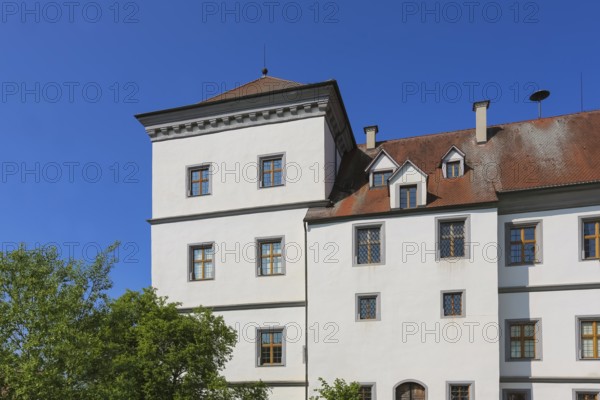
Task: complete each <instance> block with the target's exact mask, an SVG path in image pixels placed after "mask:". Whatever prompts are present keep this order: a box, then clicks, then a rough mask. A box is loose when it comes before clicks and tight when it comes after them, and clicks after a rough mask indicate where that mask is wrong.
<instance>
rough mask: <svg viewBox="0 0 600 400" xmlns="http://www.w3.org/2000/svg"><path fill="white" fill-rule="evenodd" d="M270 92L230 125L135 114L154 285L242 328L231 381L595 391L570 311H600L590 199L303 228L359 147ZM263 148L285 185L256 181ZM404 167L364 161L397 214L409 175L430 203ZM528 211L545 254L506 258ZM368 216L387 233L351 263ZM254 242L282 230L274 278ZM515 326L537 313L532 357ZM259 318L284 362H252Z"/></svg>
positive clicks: (283, 398)
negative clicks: (148, 179) (201, 178)
mask: <svg viewBox="0 0 600 400" xmlns="http://www.w3.org/2000/svg"><path fill="white" fill-rule="evenodd" d="M329 96H332V97H334V95H332V94H331V93H329ZM271 100H272V101H271V102H270V103H269V104H268V106H269V107H271V108H277V110H278V111H277V112H274V113H272V114H271V115H270V117H269V120H268V121H267V120H266V119H265V120H263V121H262V122H261V121H259V120H255V119H252V118H251V119H250V120H249V119H248V118H247V117H244V116H241V117H239V118H236V117H234V116H233V115H238V116H239V115H242V114H241V113H242V111H240V110H238V109H236V110H232V111H231V115H232V117H231V118H230V119H228V118H229V117H227V118H224V119H223V121H226V122H218V123H217V122H215V123H213V124H212V125H210V126H214V127H216V128H218V131H215V132H207V133H202V132H200V131H198V129H200V128H194V129H192V130H190V131H189V133H190V134H185V133H180V134H179V136H177V134H173V133H171V131H168V130H165V128H164V127H165V126H172V125H173V124H175V126H176V127H177V123H178V121H181V124H182V125H181V126H184V125H185V123H189V121H191V120H193V116H192V115H188V114H186V115H178V114H177V113H179V112H182V113H183V112H185V113H188V111H187V110H185V111H178V110H167V111H165V112H164V114H165V117H162V116H161V115H162V114H161V115H159V116H158V117H155V116H154V115H142V116H139V117H138V118H139V119H140V121H141V122H142V123H143V124H144V125H145V126H146V129H147V131H148V132H149V133H151V137H152V138H153V146H152V151H153V161H152V162H153V165H152V172H153V180H152V183H153V189H152V196H153V197H152V213H153V215H152V220H151V223H152V284H153V286H155V287H156V288H157V289H158V293H159V294H160V295H165V296H168V297H169V299H170V300H172V301H177V302H181V303H182V307H183V308H185V309H189V308H193V307H196V306H199V305H203V306H207V307H213V308H214V309H215V312H216V313H218V314H220V315H223V317H224V318H225V321H226V322H227V323H228V324H230V325H231V326H232V327H234V328H235V329H236V330H237V331H238V345H237V346H236V348H235V350H234V354H233V359H232V361H231V362H229V363H228V365H227V367H226V370H225V376H226V377H227V379H228V380H229V381H232V382H247V381H257V380H262V381H264V382H266V383H267V384H269V385H270V386H271V387H272V399H274V400H296V399H298V400H300V399H306V398H307V396H310V395H313V389H314V388H315V387H316V386H317V381H318V378H321V377H322V378H324V379H326V380H328V381H332V380H333V379H335V378H343V379H346V380H348V381H358V382H362V383H368V384H370V385H373V395H374V397H373V399H377V400H399V399H398V398H397V397H396V396H395V388H396V387H397V386H398V385H399V384H400V383H403V382H416V383H419V384H421V385H422V386H424V387H425V388H426V396H427V399H429V400H438V399H440V400H443V399H449V398H450V397H449V390H448V387H449V386H448V385H449V383H451V382H456V383H468V384H470V385H471V392H470V396H471V398H470V400H473V399H480V400H483V399H502V398H503V394H504V391H505V390H509V389H527V390H530V391H531V395H532V396H531V397H530V398H529V400H531V399H559V398H561V399H562V398H567V399H568V398H569V396H571V398H572V399H573V398H574V396H575V392H576V391H577V390H579V389H586V391H588V390H595V391H598V392H599V393H600V360H580V359H579V356H578V352H579V339H578V330H577V320H576V317H577V316H599V315H600V288H599V287H597V286H598V285H597V284H598V283H599V282H600V262H598V261H597V260H594V261H582V260H581V238H580V231H581V225H580V224H581V220H582V218H589V217H596V216H600V206H599V205H597V204H596V205H591V206H586V207H574V208H560V207H555V208H554V209H553V210H551V211H533V212H531V211H529V212H515V213H511V214H506V213H502V212H500V211H501V210H500V208H499V207H500V206H499V205H497V204H496V205H491V206H488V207H473V208H471V209H469V208H466V209H465V208H461V209H456V210H452V209H448V210H444V211H439V210H438V211H435V210H424V211H422V212H418V213H411V214H398V213H390V214H389V215H378V216H375V217H370V218H365V217H358V216H357V217H355V218H345V219H340V220H332V221H324V222H305V220H304V219H305V216H306V214H307V211H308V209H309V208H310V207H312V206H317V205H321V206H323V205H325V204H327V202H328V197H329V195H330V193H331V192H332V190H333V188H334V180H335V177H336V174H337V172H338V171H339V168H340V164H341V160H342V158H343V156H344V154H345V153H346V152H347V151H349V150H351V149H352V148H353V147H355V144H353V143H352V142H353V139H352V140H351V141H352V142H351V143H350V145H349V144H348V140H349V139H348V137H351V135H352V132H351V130H349V127H344V124H343V123H340V118H341V117H339V115H342V114H344V113H345V112H342V111H343V104H342V105H341V106H340V104H341V99H339V100H340V101H338V102H333V101H332V102H328V99H325V100H323V99H321V98H318V99H315V98H312V99H310V101H307V104H308V106H306V107H305V106H294V107H297V108H296V111H295V112H294V108H286V107H287V102H286V101H285V100H281V101H279V100H277V99H271ZM295 100H296V98H295ZM238 103H239V104H237V106H238V107H242V108H243V104H242V103H243V102H238ZM252 107H254V112H256V111H257V110H256V103H253V104H252ZM199 109H202V110H203V109H204V108H202V107H201V106H199ZM265 109H266V108H265ZM193 110H195V109H193ZM193 110H192V111H193ZM279 110H281V112H279ZM298 110H304V111H302V112H301V111H298ZM192 111H189V112H190V113H191V112H192ZM259 111H260V110H259ZM194 112H196V111H194ZM214 112H215V114H216V113H217V111H214ZM243 112H245V111H243ZM224 113H226V110H225V111H224V110H223V109H219V110H218V115H219V116H222V115H224ZM311 113H312V114H311ZM259 114H260V113H259ZM244 115H245V114H244ZM332 115H334V117H332ZM335 115H337V117H335ZM207 117H210V115H204V116H203V118H207ZM219 118H221V117H219ZM278 118H279V119H280V120H281V121H279V122H278ZM236 120H237V121H238V123H239V124H238V125H236V124H235V121H236ZM346 122H347V121H346ZM224 123H227V124H230V123H231V124H232V125H231V127H229V128H228V125H223V124H224ZM194 126H196V125H194ZM203 126H205V125H204V123H198V127H203ZM206 126H208V125H206ZM169 129H171V128H169ZM177 129H178V128H176V130H175V132H183V128H182V131H179V130H177ZM203 129H204V128H203ZM161 132H162V133H161ZM161 135H163V136H161ZM344 140H345V141H346V142H344ZM274 154H275V155H281V156H282V157H283V159H284V160H285V164H286V167H287V168H286V169H287V177H286V182H285V185H283V186H278V187H271V188H261V187H260V185H259V182H258V179H257V177H258V175H259V170H258V168H259V167H258V165H259V160H260V157H261V156H265V155H274ZM442 156H443V155H442V154H440V163H442V162H445V161H461V174H462V172H463V171H464V156H463V155H462V154H461V153H459V152H458V151H456V150H451V151H450V152H449V153H448V154H447V157H446V159H444V160H442V159H441V157H442ZM466 157H467V158H468V157H469V154H466ZM406 161H407V160H393V159H390V157H389V156H388V155H384V156H383V157H381V158H380V159H378V160H376V162H374V163H373V165H372V169H371V170H386V169H393V170H394V171H396V170H397V169H400V171H397V172H398V173H397V174H395V175H394V176H393V177H392V179H391V180H390V188H389V196H390V205H391V208H392V209H395V208H398V204H399V200H398V190H397V189H398V188H399V186H400V185H404V184H417V185H418V193H419V195H418V202H419V205H425V202H426V200H427V179H428V178H427V175H426V174H424V173H423V172H422V171H420V170H419V169H418V166H415V165H413V164H412V163H410V162H408V163H405V162H406ZM205 164H211V165H213V167H212V168H213V169H211V178H210V179H211V181H210V194H208V195H205V196H198V197H190V196H188V190H189V187H188V186H189V182H188V179H189V175H188V169H189V168H190V167H193V166H197V165H205ZM366 173H367V174H369V171H367V172H366ZM375 190H381V189H375ZM596 203H598V201H596ZM457 218H458V219H462V220H464V221H465V226H466V229H467V232H466V239H467V241H468V242H470V245H468V246H467V248H468V250H467V251H466V254H465V257H463V258H461V259H458V260H452V261H447V260H444V259H440V257H439V251H438V249H437V246H438V243H437V242H438V237H439V236H438V235H439V233H438V229H439V223H440V221H445V220H456V219H457ZM532 221H535V222H536V223H539V224H540V234H541V235H540V236H539V237H540V238H541V243H542V244H541V249H540V250H539V251H540V255H541V258H540V262H539V263H537V264H535V265H534V266H507V265H506V263H505V252H504V250H503V249H505V246H506V240H505V237H506V234H505V228H506V226H507V224H510V223H512V224H519V223H524V222H532ZM373 225H376V226H381V232H382V235H381V240H382V257H381V262H379V263H377V264H376V265H357V264H356V262H355V261H356V260H355V256H356V249H355V228H356V227H357V226H373ZM265 237H269V238H270V237H280V238H282V242H283V243H284V248H285V251H284V253H285V257H284V258H285V261H284V266H283V271H284V273H283V274H282V275H277V276H258V274H257V258H256V243H257V240H258V239H260V238H265ZM198 243H212V244H214V246H215V247H214V248H215V261H214V266H215V275H214V279H210V280H203V281H190V279H189V273H190V270H189V268H190V259H189V257H190V251H189V248H190V246H191V245H194V244H198ZM499 248H500V250H499ZM589 284H596V286H594V287H593V288H591V287H589ZM586 285H588V286H586ZM592 286H593V285H592ZM448 291H451V292H461V293H463V301H464V310H463V315H461V316H457V317H444V315H443V313H442V311H441V310H442V294H443V293H444V292H448ZM361 294H370V295H377V296H378V305H379V307H380V308H379V309H378V318H377V319H376V320H370V321H358V320H357V308H356V307H357V304H356V302H357V295H361ZM513 319H515V320H523V319H539V320H540V321H541V327H542V328H541V335H540V336H539V337H538V338H537V340H539V341H540V348H541V353H540V357H539V358H540V359H539V360H533V361H507V359H506V332H505V331H504V329H505V324H506V320H513ZM269 326H272V327H277V328H283V329H285V336H286V340H285V345H284V357H283V358H284V362H283V365H281V366H270V367H261V366H258V365H257V361H258V360H257V357H258V352H257V341H256V332H257V329H259V328H265V327H269ZM402 400H404V399H402Z"/></svg>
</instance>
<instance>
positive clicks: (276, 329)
mask: <svg viewBox="0 0 600 400" xmlns="http://www.w3.org/2000/svg"><path fill="white" fill-rule="evenodd" d="M264 333H269V334H270V336H271V340H270V341H271V343H270V344H268V345H263V339H262V335H263V334H264ZM276 333H281V344H280V345H276V344H275V343H274V340H273V336H274V335H275V334H276ZM256 335H257V336H256V338H257V340H256V342H257V349H256V351H257V359H256V361H257V365H256V366H257V367H267V368H268V367H284V366H285V361H286V359H285V352H286V340H285V328H282V327H273V328H259V329H257V331H256ZM263 347H268V348H269V349H270V351H269V356H270V361H271V362H270V363H263V362H262V361H263V360H262V349H263ZM275 348H281V362H280V363H273V362H272V361H273V359H274V352H275Z"/></svg>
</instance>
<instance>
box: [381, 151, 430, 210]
mask: <svg viewBox="0 0 600 400" xmlns="http://www.w3.org/2000/svg"><path fill="white" fill-rule="evenodd" d="M388 183H389V186H390V207H391V208H400V209H409V208H417V207H421V206H425V205H426V204H427V174H426V173H425V172H423V171H422V170H421V169H420V168H419V167H417V166H416V165H415V164H414V163H413V162H412V161H410V160H406V162H405V163H404V164H402V166H401V167H399V168H398V169H397V170H396V172H395V173H394V174H392V176H391V177H390V179H389V182H388Z"/></svg>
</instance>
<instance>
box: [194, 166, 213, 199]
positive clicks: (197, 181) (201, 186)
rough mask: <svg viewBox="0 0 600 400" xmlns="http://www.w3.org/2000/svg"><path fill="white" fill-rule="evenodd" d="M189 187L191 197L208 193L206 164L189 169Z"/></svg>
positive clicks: (208, 173)
mask: <svg viewBox="0 0 600 400" xmlns="http://www.w3.org/2000/svg"><path fill="white" fill-rule="evenodd" d="M189 188H190V190H189V195H190V196H191V197H196V196H206V195H208V194H210V170H209V167H208V166H206V167H199V168H191V169H190V170H189Z"/></svg>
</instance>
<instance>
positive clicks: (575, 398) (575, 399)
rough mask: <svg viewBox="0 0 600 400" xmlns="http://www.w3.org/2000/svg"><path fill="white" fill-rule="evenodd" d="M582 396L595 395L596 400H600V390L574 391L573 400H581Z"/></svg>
mask: <svg viewBox="0 0 600 400" xmlns="http://www.w3.org/2000/svg"><path fill="white" fill-rule="evenodd" d="M580 394H593V395H596V399H600V389H573V400H579V397H578V396H579V395H580Z"/></svg>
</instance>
